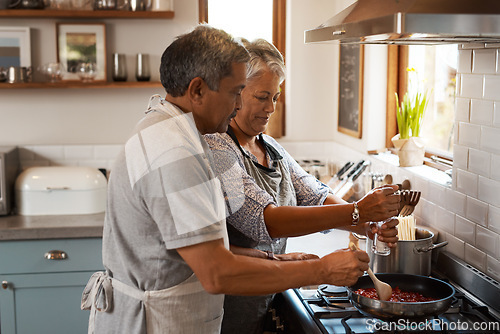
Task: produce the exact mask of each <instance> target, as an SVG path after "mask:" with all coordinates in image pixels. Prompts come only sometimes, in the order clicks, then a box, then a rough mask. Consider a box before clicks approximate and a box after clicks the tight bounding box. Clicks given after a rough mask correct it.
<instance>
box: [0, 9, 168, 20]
mask: <svg viewBox="0 0 500 334" xmlns="http://www.w3.org/2000/svg"><path fill="white" fill-rule="evenodd" d="M0 17H5V18H69V19H86V18H103V19H145V18H147V19H171V18H173V17H174V12H173V11H165V12H156V11H135V12H133V11H127V10H51V9H3V10H0Z"/></svg>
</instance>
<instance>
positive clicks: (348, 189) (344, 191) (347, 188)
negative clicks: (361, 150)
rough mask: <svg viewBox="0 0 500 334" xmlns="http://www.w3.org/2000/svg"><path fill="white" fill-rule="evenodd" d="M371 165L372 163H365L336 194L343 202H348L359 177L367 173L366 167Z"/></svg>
mask: <svg viewBox="0 0 500 334" xmlns="http://www.w3.org/2000/svg"><path fill="white" fill-rule="evenodd" d="M369 165H370V161H365V162H363V164H362V165H361V166H360V167H359V168H358V169H357V170H356V171H355V172H354V173H353V174H352V175H351V177H349V178H348V179H347V182H346V183H345V184H344V185H343V186H342V188H340V190H339V191H338V192H336V193H335V195H337V196H338V197H340V198H342V199H343V200H348V199H349V198H350V197H351V195H352V193H353V191H352V188H353V185H354V182H355V181H356V180H357V179H358V177H359V176H360V175H361V174H362V173H363V172H364V171H365V169H366V167H368V166H369Z"/></svg>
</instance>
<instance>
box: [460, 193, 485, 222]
mask: <svg viewBox="0 0 500 334" xmlns="http://www.w3.org/2000/svg"><path fill="white" fill-rule="evenodd" d="M466 206H467V207H466V209H465V217H467V218H468V219H470V220H472V221H473V222H475V223H477V224H480V225H482V226H486V219H487V214H488V204H487V203H485V202H482V201H479V200H477V199H475V198H472V197H467V201H466Z"/></svg>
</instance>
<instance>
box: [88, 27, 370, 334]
mask: <svg viewBox="0 0 500 334" xmlns="http://www.w3.org/2000/svg"><path fill="white" fill-rule="evenodd" d="M248 59H249V56H248V53H247V51H246V50H245V48H244V47H243V46H242V45H241V44H240V43H238V42H236V41H235V40H234V39H233V38H232V37H231V36H230V35H228V34H227V33H225V32H223V31H221V30H218V29H214V28H211V27H209V26H205V25H201V26H198V27H196V28H195V29H194V30H193V31H192V32H190V33H187V34H185V35H182V36H180V37H178V38H177V39H176V40H175V41H174V42H173V43H172V44H171V45H170V46H169V47H168V48H167V49H166V50H165V52H164V54H163V56H162V59H161V67H160V71H161V81H162V84H163V86H164V87H165V90H166V92H167V94H166V97H165V99H161V98H159V99H152V102H150V107H149V108H148V112H147V114H146V116H145V117H144V118H143V119H142V120H141V121H140V122H139V123H138V125H137V127H136V129H135V131H134V132H133V135H132V136H131V137H130V138H129V139H128V141H127V142H126V144H125V147H124V150H123V152H122V153H121V154H120V155H119V157H118V158H117V159H116V162H115V165H114V167H113V169H112V173H111V178H110V181H109V196H108V207H107V211H106V219H105V223H104V235H103V263H104V267H105V268H106V272H98V273H95V274H94V275H93V276H92V278H91V279H90V281H89V283H88V285H87V287H86V289H85V291H84V293H83V300H82V308H85V309H91V314H90V321H89V332H94V331H95V332H96V333H128V334H133V333H176V334H178V333H203V334H206V333H219V332H220V326H221V320H222V314H223V300H224V294H240V295H261V294H267V293H272V292H279V291H283V290H286V289H288V288H294V287H300V286H303V285H309V284H320V283H330V284H337V285H349V284H353V283H354V282H356V281H357V279H358V277H359V276H361V275H362V274H363V272H364V271H365V270H366V269H367V268H368V261H369V258H368V256H367V254H366V253H365V252H362V251H350V250H347V249H345V250H340V251H337V252H335V253H332V254H329V255H327V256H325V257H323V258H321V259H313V260H306V261H292V262H280V261H271V260H266V259H258V258H253V257H246V256H241V255H236V254H233V253H231V252H230V251H229V250H228V241H227V232H226V221H225V215H226V209H225V203H224V197H223V194H222V190H221V185H220V182H219V180H218V178H217V177H216V175H215V174H214V172H213V170H212V162H211V159H212V157H211V154H210V149H209V148H208V145H207V144H206V142H205V141H204V139H203V137H202V135H203V134H206V133H214V132H225V131H226V130H227V127H228V124H229V122H230V120H231V119H232V118H233V117H234V116H235V115H236V112H237V110H238V109H239V108H241V96H240V94H241V91H242V89H243V88H244V86H245V83H246V69H245V66H246V62H247V61H248Z"/></svg>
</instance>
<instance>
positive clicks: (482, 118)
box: [470, 99, 493, 125]
mask: <svg viewBox="0 0 500 334" xmlns="http://www.w3.org/2000/svg"><path fill="white" fill-rule="evenodd" d="M492 120H493V101H488V100H477V99H472V100H471V102H470V122H471V123H474V124H484V125H491V123H492Z"/></svg>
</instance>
